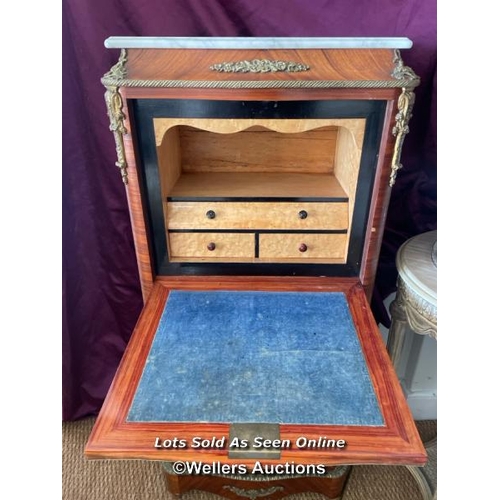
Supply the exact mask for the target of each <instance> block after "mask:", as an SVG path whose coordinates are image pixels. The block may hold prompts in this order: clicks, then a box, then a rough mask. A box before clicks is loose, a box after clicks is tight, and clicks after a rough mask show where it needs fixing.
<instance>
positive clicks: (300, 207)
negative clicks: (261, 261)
mask: <svg viewBox="0 0 500 500" xmlns="http://www.w3.org/2000/svg"><path fill="white" fill-rule="evenodd" d="M347 227H348V203H347V202H331V203H327V202H306V203H300V202H299V203H297V202H292V203H289V202H204V201H203V202H197V201H186V202H184V201H175V202H168V203H167V228H168V229H211V228H212V229H295V230H296V229H304V230H306V229H309V230H310V229H319V230H321V229H325V230H329V229H330V230H332V229H347Z"/></svg>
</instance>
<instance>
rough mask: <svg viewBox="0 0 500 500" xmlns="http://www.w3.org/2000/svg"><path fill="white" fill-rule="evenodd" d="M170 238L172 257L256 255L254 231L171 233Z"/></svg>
mask: <svg viewBox="0 0 500 500" xmlns="http://www.w3.org/2000/svg"><path fill="white" fill-rule="evenodd" d="M168 239H169V245H170V257H171V259H190V258H195V259H204V260H217V259H221V258H231V259H235V258H243V259H252V258H253V257H254V255H255V235H254V234H253V233H170V234H169V237H168Z"/></svg>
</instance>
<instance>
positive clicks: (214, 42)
mask: <svg viewBox="0 0 500 500" xmlns="http://www.w3.org/2000/svg"><path fill="white" fill-rule="evenodd" d="M412 45H413V42H412V41H411V40H410V39H409V38H404V37H394V38H378V37H371V38H370V37H347V38H328V37H308V38H298V37H290V38H288V37H278V38H275V37H264V38H262V37H161V36H159V37H155V36H144V37H142V36H139V37H135V36H112V37H109V38H107V39H106V40H105V41H104V46H105V47H106V48H108V49H410V48H411V47H412Z"/></svg>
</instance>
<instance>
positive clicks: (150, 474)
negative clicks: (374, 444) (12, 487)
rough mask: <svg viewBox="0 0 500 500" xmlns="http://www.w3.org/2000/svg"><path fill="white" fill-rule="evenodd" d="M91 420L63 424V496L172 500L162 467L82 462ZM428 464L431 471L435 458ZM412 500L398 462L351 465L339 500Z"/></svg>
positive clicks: (423, 426)
mask: <svg viewBox="0 0 500 500" xmlns="http://www.w3.org/2000/svg"><path fill="white" fill-rule="evenodd" d="M94 421H95V419H94V418H88V419H84V420H80V421H77V422H63V427H62V439H63V443H62V450H63V457H62V465H63V468H62V481H63V482H62V493H63V494H62V498H63V500H159V499H166V500H173V498H174V497H173V496H172V495H170V494H169V493H168V492H167V488H166V483H165V480H164V479H163V472H162V466H161V464H159V463H156V462H146V461H135V460H87V459H85V458H84V456H83V448H84V446H85V443H86V442H87V438H88V436H89V434H90V431H91V429H92V425H93V423H94ZM417 426H418V428H419V431H420V434H421V436H422V439H423V440H424V442H425V441H428V440H430V439H431V438H432V437H434V436H435V433H436V422H435V421H421V422H417ZM431 458H432V460H431V462H432V463H430V464H429V465H428V466H427V468H429V467H431V470H430V474H434V475H435V460H434V459H435V457H434V456H432V457H431ZM289 498H291V500H325V499H326V497H324V496H322V495H317V494H303V495H294V497H293V498H292V497H289ZM218 499H219V500H220V497H218V496H216V495H212V494H209V493H203V492H197V491H193V492H191V493H187V494H185V495H183V500H218ZM413 499H415V500H417V499H420V495H419V493H418V489H417V487H416V486H415V482H414V479H413V477H412V476H411V474H410V472H408V470H407V469H406V468H405V467H399V466H384V467H382V466H374V465H372V466H356V467H354V468H353V470H352V473H351V475H350V477H349V480H348V484H347V487H346V490H345V493H344V497H343V500H413Z"/></svg>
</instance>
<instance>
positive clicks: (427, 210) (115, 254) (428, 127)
mask: <svg viewBox="0 0 500 500" xmlns="http://www.w3.org/2000/svg"><path fill="white" fill-rule="evenodd" d="M118 35H128V36H132V35H133V36H327V37H341V36H406V37H409V38H410V39H412V40H413V42H414V46H413V48H412V49H411V50H409V51H403V57H404V61H405V63H406V64H407V65H408V66H410V67H412V68H413V69H414V70H415V71H416V73H417V74H418V75H419V76H420V77H421V79H422V83H421V85H420V87H418V88H417V90H416V105H415V109H414V113H413V114H414V116H413V119H412V121H411V122H410V129H411V132H410V135H409V136H408V137H407V139H406V142H405V147H404V151H403V155H402V163H403V165H404V169H403V170H401V171H400V172H399V175H398V180H397V183H396V186H395V188H394V189H393V193H392V199H391V204H390V207H389V214H388V219H387V224H386V232H385V234H384V242H383V248H382V252H381V257H380V265H379V271H378V275H377V286H376V292H375V294H374V300H373V303H372V308H373V310H374V312H375V314H376V316H377V317H378V319H379V320H381V321H387V318H386V317H384V312H383V310H382V308H381V307H380V304H381V300H382V299H383V298H384V297H386V296H387V295H388V294H389V293H390V292H391V291H393V290H394V287H395V278H396V270H395V266H394V258H395V253H396V251H397V248H398V247H399V246H400V245H401V244H402V243H403V242H404V241H405V240H406V239H407V238H409V237H411V236H413V235H415V234H418V233H421V232H424V231H428V230H432V229H436V168H437V166H436V4H435V0H406V1H397V0H358V1H353V0H321V1H319V0H308V1H306V0H274V1H270V0H231V1H230V0H227V1H225V0H183V1H175V0H149V1H148V2H137V1H134V0H121V2H103V1H102V0H63V75H64V77H63V263H62V264H63V419H64V420H74V419H77V418H81V417H84V416H86V415H91V414H95V413H97V412H98V411H99V409H100V406H101V405H102V402H103V399H104V397H105V395H106V392H107V390H108V388H109V385H110V383H111V380H112V378H113V375H114V373H115V371H116V368H117V366H118V363H119V361H120V359H121V356H122V354H123V351H124V349H125V346H126V344H127V342H128V339H129V337H130V334H131V332H132V330H133V327H134V324H135V322H136V320H137V318H138V315H139V312H140V310H141V307H142V299H141V294H140V287H139V281H138V273H137V268H136V264H135V254H134V249H133V241H132V234H131V228H130V222H129V218H128V209H127V202H126V197H125V191H124V187H123V184H122V181H121V178H120V174H119V171H118V169H117V168H116V167H115V166H114V163H115V161H116V159H115V148H114V142H113V136H112V134H111V133H110V132H109V128H108V118H107V115H106V109H105V105H104V99H103V87H102V86H101V83H100V78H101V76H102V75H103V74H104V73H105V72H106V71H107V70H108V69H109V68H110V67H111V66H112V65H113V64H114V63H115V62H116V60H117V58H118V55H119V52H118V51H117V50H107V49H105V48H104V45H103V42H104V39H105V38H107V37H108V36H118Z"/></svg>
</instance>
